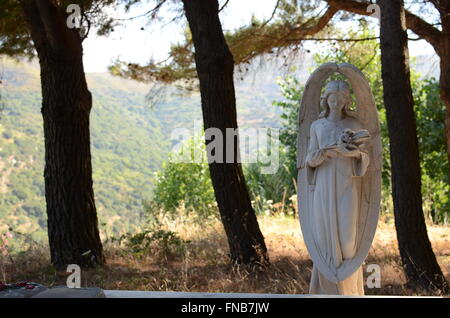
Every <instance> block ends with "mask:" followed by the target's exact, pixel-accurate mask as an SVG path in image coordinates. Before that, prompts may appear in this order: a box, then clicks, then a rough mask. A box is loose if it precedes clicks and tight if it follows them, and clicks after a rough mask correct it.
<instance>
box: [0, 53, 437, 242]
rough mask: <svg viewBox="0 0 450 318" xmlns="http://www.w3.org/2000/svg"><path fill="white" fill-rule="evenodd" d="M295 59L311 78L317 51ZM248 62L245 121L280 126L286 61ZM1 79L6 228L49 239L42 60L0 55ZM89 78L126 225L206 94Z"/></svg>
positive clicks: (1, 200)
mask: <svg viewBox="0 0 450 318" xmlns="http://www.w3.org/2000/svg"><path fill="white" fill-rule="evenodd" d="M431 60H433V59H432V57H430V56H420V57H418V58H417V61H416V63H415V67H416V69H417V70H418V71H419V72H421V73H422V74H424V75H425V76H436V75H438V71H439V70H438V66H437V65H436V64H437V62H436V61H434V60H433V63H430V61H431ZM295 64H297V65H302V67H300V68H299V69H298V71H297V73H296V75H297V76H298V77H299V78H300V79H301V81H304V80H306V78H307V76H308V74H309V72H308V70H309V69H311V65H312V58H311V56H306V58H305V59H304V60H303V61H301V60H299V61H297V62H296V63H295ZM249 67H250V71H249V73H247V75H246V76H245V77H244V80H241V76H242V75H241V74H240V73H239V72H238V71H236V96H237V110H238V122H239V125H240V127H242V128H247V127H280V126H281V122H280V117H279V114H280V110H279V109H276V108H275V107H274V106H272V101H273V100H275V99H281V94H280V91H279V88H278V86H277V85H276V79H277V77H278V76H280V75H281V76H282V75H284V74H285V73H286V67H283V66H282V65H281V66H280V65H279V64H277V63H272V64H271V63H268V64H267V65H263V66H262V67H261V66H260V65H251V66H249ZM0 80H1V81H2V83H1V85H0V109H1V108H3V110H2V111H0V232H1V231H3V230H5V229H6V228H7V226H11V227H13V228H14V229H15V230H16V231H19V232H26V233H33V235H34V237H35V238H36V239H46V232H45V230H46V213H45V199H44V180H43V167H44V161H43V159H44V148H43V131H42V117H41V114H40V105H41V94H40V81H39V66H38V65H37V63H36V62H31V63H30V62H24V61H22V62H20V63H16V62H13V61H12V60H10V59H6V58H0ZM87 80H88V85H89V88H90V90H91V92H92V94H93V108H92V113H91V149H92V161H93V178H94V192H95V197H96V204H97V208H98V213H99V219H100V224H101V225H102V226H101V229H102V232H103V233H112V232H115V233H118V232H123V231H125V230H130V229H132V228H133V227H134V226H137V225H138V224H139V223H140V222H141V220H142V217H143V215H142V200H146V199H150V198H151V196H152V186H153V178H154V173H155V172H156V171H158V170H159V168H160V165H161V163H162V161H163V160H165V158H167V154H168V152H169V151H170V150H171V148H172V146H173V144H174V143H175V141H173V140H171V133H172V132H173V131H174V129H175V128H188V129H190V130H191V131H193V127H194V125H193V123H194V121H196V120H198V121H199V122H201V118H202V116H201V108H200V97H199V95H198V94H193V95H189V96H186V95H180V94H179V93H178V92H176V91H175V90H174V89H172V88H168V89H167V91H166V94H165V95H164V96H165V98H164V99H162V100H161V101H160V102H159V103H157V104H156V105H153V106H151V105H150V103H149V102H148V100H147V99H146V95H147V93H148V91H149V86H148V85H144V84H140V83H136V82H133V81H127V80H123V79H120V78H115V77H112V76H111V75H109V74H107V73H88V74H87ZM1 106H3V107H1Z"/></svg>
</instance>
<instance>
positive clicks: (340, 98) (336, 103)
mask: <svg viewBox="0 0 450 318" xmlns="http://www.w3.org/2000/svg"><path fill="white" fill-rule="evenodd" d="M327 102H328V106H329V107H330V110H331V111H342V109H343V108H344V106H345V102H346V100H345V96H344V94H341V93H331V94H330V95H328V99H327Z"/></svg>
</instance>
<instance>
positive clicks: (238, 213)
mask: <svg viewBox="0 0 450 318" xmlns="http://www.w3.org/2000/svg"><path fill="white" fill-rule="evenodd" d="M183 3H184V10H185V13H186V17H187V20H188V22H189V27H190V29H191V33H192V37H193V42H194V47H195V62H196V69H197V74H198V78H199V81H200V93H201V103H202V111H203V121H204V128H205V130H206V129H208V128H218V129H219V130H220V131H221V132H222V136H224V140H225V136H226V129H227V128H233V129H236V128H237V127H238V125H237V116H236V99H235V90H234V82H233V71H234V61H233V56H232V55H231V52H230V50H229V48H228V46H227V44H226V42H225V38H224V35H223V31H222V27H221V24H220V20H219V14H218V2H217V0H195V1H192V0H183ZM206 143H207V144H208V140H206ZM220 150H223V151H222V154H223V155H224V158H227V151H226V150H227V149H226V145H225V143H223V149H216V151H220ZM237 158H238V145H237V139H236V138H234V153H233V162H232V163H226V162H225V160H224V163H219V162H211V160H209V162H210V163H209V169H210V173H211V179H212V183H213V187H214V192H215V196H216V200H217V203H218V207H219V211H220V215H221V219H222V223H223V225H224V228H225V232H226V235H227V238H228V244H229V248H230V257H231V260H232V262H233V264H240V263H242V264H265V263H267V262H268V256H267V248H266V245H265V242H264V237H263V235H262V233H261V231H260V229H259V225H258V221H257V219H256V215H255V212H254V210H253V208H252V205H251V201H250V197H249V194H248V191H247V187H246V184H245V179H244V175H243V172H242V167H241V165H240V163H238V161H237ZM208 159H209V158H208Z"/></svg>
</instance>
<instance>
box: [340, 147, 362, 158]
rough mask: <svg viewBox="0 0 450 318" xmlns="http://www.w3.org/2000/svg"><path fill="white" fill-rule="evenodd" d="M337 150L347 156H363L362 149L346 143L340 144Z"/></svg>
mask: <svg viewBox="0 0 450 318" xmlns="http://www.w3.org/2000/svg"><path fill="white" fill-rule="evenodd" d="M336 152H338V153H339V154H341V155H342V156H344V157H347V158H355V159H359V158H361V150H359V149H358V148H357V147H356V148H350V149H349V148H348V146H347V145H346V144H345V143H342V144H339V145H338V146H337V147H336Z"/></svg>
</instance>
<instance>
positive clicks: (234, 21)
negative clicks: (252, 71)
mask: <svg viewBox="0 0 450 318" xmlns="http://www.w3.org/2000/svg"><path fill="white" fill-rule="evenodd" d="M223 1H224V0H219V2H220V3H223ZM274 3H275V1H274V0H239V1H237V0H231V1H230V2H229V4H228V5H227V8H226V10H224V11H223V12H222V13H221V16H220V17H221V21H222V26H223V29H224V30H233V29H235V28H237V27H239V26H241V25H245V24H248V22H249V21H250V19H251V16H252V14H253V15H255V16H257V17H259V18H260V19H264V18H266V19H267V18H268V17H270V15H271V14H272V11H273V6H274ZM147 10H148V9H147ZM142 12H145V8H139V7H136V8H135V9H133V10H132V11H131V12H129V13H127V14H125V13H123V12H111V14H112V15H113V16H114V17H115V18H127V17H134V16H138V15H140V14H142ZM162 16H163V17H165V18H166V20H168V19H170V18H171V17H173V16H174V15H173V13H172V12H167V11H163V14H162ZM376 21H377V20H376V19H373V22H374V23H376ZM163 22H164V21H163ZM142 27H144V30H141V28H142ZM183 32H184V21H183V20H182V21H181V22H180V23H178V24H173V23H172V24H168V25H166V26H164V27H162V28H161V25H160V24H158V25H156V24H155V25H153V26H148V25H146V20H145V19H142V18H141V19H133V20H131V21H127V22H126V26H123V27H119V28H116V29H115V31H114V32H113V33H111V34H110V35H109V36H108V37H98V36H97V35H96V34H95V32H92V31H91V34H90V35H89V37H88V38H87V39H86V40H85V41H84V43H83V47H84V66H85V71H86V72H106V71H107V68H108V66H109V65H111V64H112V63H113V62H114V60H115V59H117V58H119V59H121V60H123V61H127V62H134V63H141V64H145V63H146V62H148V61H149V60H150V59H151V58H153V59H155V61H160V60H164V59H166V58H167V56H168V52H169V49H170V45H171V44H173V43H177V42H180V41H181V40H182V38H183V37H182V35H183ZM411 37H416V36H415V35H411ZM314 46H315V44H314V42H312V41H308V42H307V43H306V48H308V49H311V50H312V51H314ZM409 50H410V55H411V56H417V55H427V54H435V52H434V50H433V48H432V47H431V46H430V45H429V44H428V43H427V42H426V41H424V40H420V41H409Z"/></svg>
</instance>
